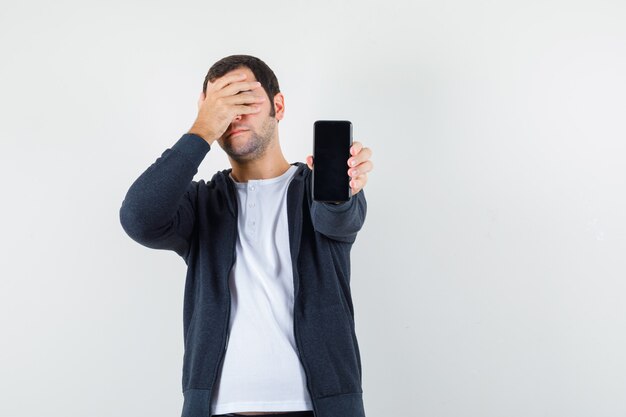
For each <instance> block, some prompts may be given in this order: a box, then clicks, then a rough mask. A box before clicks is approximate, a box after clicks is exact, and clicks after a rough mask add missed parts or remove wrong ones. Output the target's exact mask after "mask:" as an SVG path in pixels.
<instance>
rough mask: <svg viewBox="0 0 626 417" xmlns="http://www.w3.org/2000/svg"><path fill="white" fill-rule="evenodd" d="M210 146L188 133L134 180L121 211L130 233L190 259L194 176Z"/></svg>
mask: <svg viewBox="0 0 626 417" xmlns="http://www.w3.org/2000/svg"><path fill="white" fill-rule="evenodd" d="M210 148H211V146H210V145H209V144H208V142H206V141H205V140H204V139H202V138H201V137H200V136H198V135H194V134H191V133H186V134H184V135H183V136H182V137H181V138H180V139H179V140H178V141H177V142H176V143H175V144H174V145H173V146H172V147H171V148H168V149H166V150H165V151H164V152H163V154H161V156H160V157H159V158H158V159H157V160H156V161H155V162H154V163H153V164H152V165H151V166H150V167H148V169H146V170H145V171H144V172H143V173H142V174H141V175H140V176H139V178H137V179H136V180H135V182H133V184H132V185H131V186H130V188H129V190H128V192H127V193H126V197H125V198H124V200H123V201H122V206H121V208H120V212H119V215H120V223H121V224H122V228H123V229H124V231H125V232H126V233H127V234H128V236H130V237H131V238H132V239H133V240H135V241H136V242H138V243H140V244H142V245H144V246H146V247H149V248H153V249H169V250H173V251H175V252H176V253H177V254H179V255H180V256H182V257H183V258H185V259H187V255H188V251H189V247H190V242H191V236H192V233H193V228H194V225H195V218H196V196H197V192H198V183H197V182H195V181H193V177H194V175H195V174H196V173H197V172H198V167H199V166H200V163H201V162H202V160H203V159H204V157H205V156H206V154H207V153H208V152H209V150H210Z"/></svg>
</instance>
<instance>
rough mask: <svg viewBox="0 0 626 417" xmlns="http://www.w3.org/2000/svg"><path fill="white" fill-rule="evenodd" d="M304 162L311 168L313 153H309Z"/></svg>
mask: <svg viewBox="0 0 626 417" xmlns="http://www.w3.org/2000/svg"><path fill="white" fill-rule="evenodd" d="M306 164H307V166H308V167H309V169H311V170H312V169H313V155H309V156H307V157H306Z"/></svg>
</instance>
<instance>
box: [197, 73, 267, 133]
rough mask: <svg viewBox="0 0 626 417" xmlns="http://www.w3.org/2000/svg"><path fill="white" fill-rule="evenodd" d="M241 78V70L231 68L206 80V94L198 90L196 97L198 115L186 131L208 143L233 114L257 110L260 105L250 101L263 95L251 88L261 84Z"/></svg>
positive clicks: (228, 121) (261, 100) (220, 131)
mask: <svg viewBox="0 0 626 417" xmlns="http://www.w3.org/2000/svg"><path fill="white" fill-rule="evenodd" d="M245 79H246V74H245V73H240V72H234V73H232V74H227V75H224V76H223V77H220V78H218V79H216V80H215V81H214V82H213V83H211V82H207V86H206V94H205V93H203V92H201V93H200V97H199V98H198V117H196V121H195V122H194V123H193V126H192V127H191V129H189V132H187V133H194V134H197V135H198V136H200V137H202V138H203V139H204V140H206V141H207V142H208V143H209V145H211V144H212V143H213V142H214V141H215V140H216V139H218V138H220V137H221V136H222V135H223V134H224V132H225V131H226V129H228V126H229V125H230V123H231V122H232V120H233V118H234V117H235V116H237V115H240V114H249V113H257V112H259V111H260V109H261V106H258V105H254V104H255V103H261V102H263V101H264V100H265V95H264V94H263V92H262V91H263V90H261V93H258V92H255V91H254V89H257V88H259V87H261V83H259V82H257V81H251V82H250V81H244V80H245ZM248 90H251V91H248ZM240 92H241V94H240Z"/></svg>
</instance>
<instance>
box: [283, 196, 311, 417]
mask: <svg viewBox="0 0 626 417" xmlns="http://www.w3.org/2000/svg"><path fill="white" fill-rule="evenodd" d="M302 187H303V188H304V190H305V192H306V186H305V184H302ZM299 201H302V199H300V200H299ZM301 204H303V203H301ZM296 217H297V219H298V225H297V226H298V227H297V228H296V227H295V226H296V225H294V230H297V231H298V232H299V233H297V236H295V239H294V242H290V244H296V242H297V241H299V240H300V239H301V238H302V212H300V213H299V214H298V213H296ZM299 247H300V244H299V243H298V251H299V250H300V249H299ZM291 262H292V268H291V269H292V270H293V282H294V291H295V294H294V297H293V334H294V337H295V340H296V347H297V348H298V352H297V353H298V359H299V360H300V363H301V364H302V369H304V375H305V377H306V387H307V390H308V391H309V396H310V397H311V404H312V405H313V417H315V416H316V415H317V413H316V411H315V401H314V400H313V392H312V391H311V384H310V380H309V369H308V367H307V365H306V364H305V363H304V360H303V359H302V349H301V348H300V346H301V345H302V344H301V343H300V335H299V334H298V326H297V319H296V316H297V315H296V303H297V302H298V294H299V293H300V274H299V273H298V259H297V256H296V259H294V258H293V257H292V258H291Z"/></svg>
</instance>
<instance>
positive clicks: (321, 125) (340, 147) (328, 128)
mask: <svg viewBox="0 0 626 417" xmlns="http://www.w3.org/2000/svg"><path fill="white" fill-rule="evenodd" d="M351 146H352V122H349V121H347V120H317V121H316V122H315V123H313V187H312V188H313V200H315V201H322V202H328V203H340V202H343V201H348V200H350V197H352V190H351V189H350V176H349V175H348V169H349V168H350V167H349V166H348V159H349V158H350V147H351Z"/></svg>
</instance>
